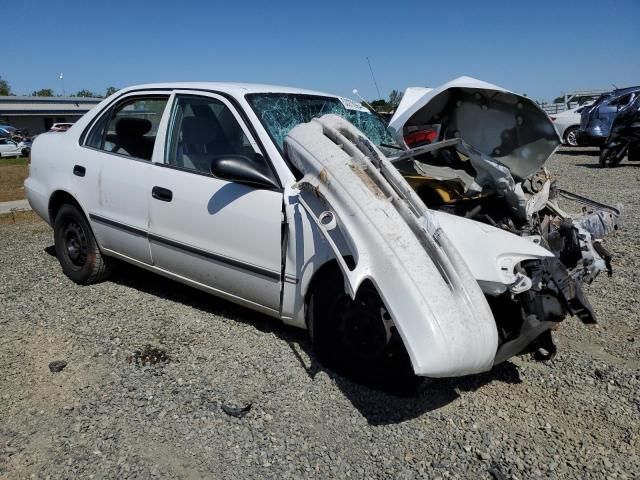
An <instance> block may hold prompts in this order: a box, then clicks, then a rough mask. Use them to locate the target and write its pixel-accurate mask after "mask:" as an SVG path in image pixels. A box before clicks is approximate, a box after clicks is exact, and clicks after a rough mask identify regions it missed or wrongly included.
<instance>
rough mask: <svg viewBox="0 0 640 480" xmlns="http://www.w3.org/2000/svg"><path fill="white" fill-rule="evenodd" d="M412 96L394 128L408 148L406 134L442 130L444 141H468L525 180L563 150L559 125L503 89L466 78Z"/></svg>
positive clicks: (403, 104) (400, 110) (402, 105)
mask: <svg viewBox="0 0 640 480" xmlns="http://www.w3.org/2000/svg"><path fill="white" fill-rule="evenodd" d="M409 91H411V92H410V95H409V96H407V97H406V98H403V101H401V102H400V105H399V106H398V108H397V110H396V112H395V114H394V116H393V118H392V119H391V121H390V122H389V129H390V131H391V132H392V134H393V136H394V137H395V139H396V141H397V142H398V143H399V144H400V145H402V146H404V147H405V148H408V146H407V144H406V142H405V141H404V136H405V134H406V131H407V130H406V129H409V128H413V127H417V126H420V125H436V126H439V131H440V140H446V139H450V138H462V139H464V141H465V142H466V143H468V144H470V145H473V147H474V148H476V149H477V150H479V151H480V152H482V153H483V154H484V155H488V156H490V157H493V158H494V159H496V160H498V161H499V162H500V163H502V164H504V165H506V166H507V167H508V168H509V170H510V171H511V174H512V175H513V176H514V177H515V178H517V179H523V178H525V177H528V176H529V175H532V174H534V173H535V172H536V171H537V170H538V169H539V168H540V167H541V166H542V164H544V162H546V160H547V159H548V158H549V157H550V156H551V155H552V154H553V152H554V151H555V150H556V149H557V147H558V146H559V145H560V144H561V140H560V138H559V137H558V133H557V132H556V130H555V128H554V126H553V123H552V122H551V120H550V119H549V117H548V116H547V114H546V113H544V111H543V110H541V109H540V107H538V105H536V103H535V102H534V101H532V100H531V99H529V98H527V97H524V96H522V95H518V94H516V93H513V92H510V91H508V90H505V89H504V88H502V87H499V86H497V85H493V84H490V83H487V82H483V81H481V80H476V79H474V78H471V77H460V78H457V79H455V80H452V81H451V82H448V83H445V84H444V85H442V86H440V87H437V88H434V89H415V88H410V89H407V92H409Z"/></svg>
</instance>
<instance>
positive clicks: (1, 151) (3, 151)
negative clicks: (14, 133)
mask: <svg viewBox="0 0 640 480" xmlns="http://www.w3.org/2000/svg"><path fill="white" fill-rule="evenodd" d="M23 149H24V148H23V147H22V146H20V145H18V143H16V142H15V141H14V140H11V139H10V138H6V137H0V158H2V157H19V156H21V155H22V150H23Z"/></svg>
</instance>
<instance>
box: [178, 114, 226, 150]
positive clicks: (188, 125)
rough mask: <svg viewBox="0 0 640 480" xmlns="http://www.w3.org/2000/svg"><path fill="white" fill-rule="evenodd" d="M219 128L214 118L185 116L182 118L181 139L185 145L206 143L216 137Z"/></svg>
mask: <svg viewBox="0 0 640 480" xmlns="http://www.w3.org/2000/svg"><path fill="white" fill-rule="evenodd" d="M220 128H221V127H220V124H219V123H218V121H217V120H216V119H215V118H208V117H186V118H184V119H183V120H182V141H183V142H184V143H186V144H187V145H206V144H208V143H210V142H212V141H214V140H215V139H216V138H218V135H219V134H220Z"/></svg>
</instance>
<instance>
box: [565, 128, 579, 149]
mask: <svg viewBox="0 0 640 480" xmlns="http://www.w3.org/2000/svg"><path fill="white" fill-rule="evenodd" d="M579 129H580V127H577V126H574V127H569V128H567V129H566V130H565V131H564V144H565V145H568V146H569V147H577V146H578V136H577V133H578V130H579Z"/></svg>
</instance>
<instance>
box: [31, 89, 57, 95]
mask: <svg viewBox="0 0 640 480" xmlns="http://www.w3.org/2000/svg"><path fill="white" fill-rule="evenodd" d="M31 96H32V97H53V90H52V89H50V88H41V89H40V90H37V91H35V92H31Z"/></svg>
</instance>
